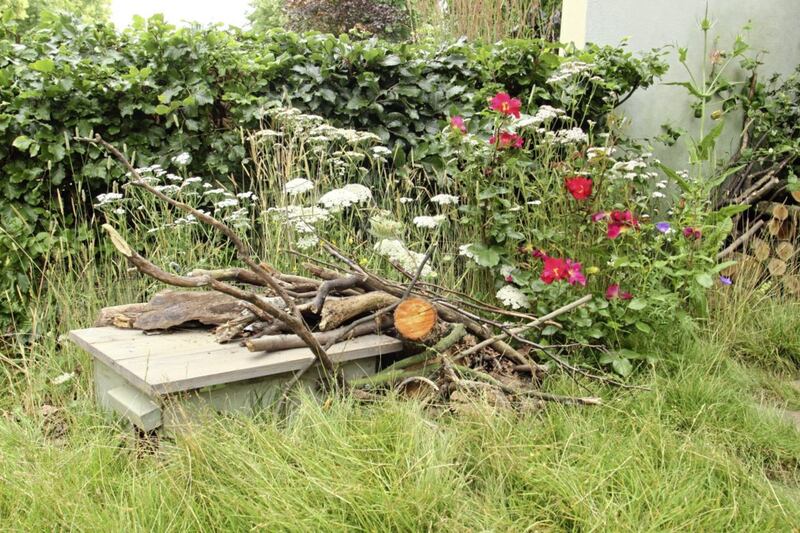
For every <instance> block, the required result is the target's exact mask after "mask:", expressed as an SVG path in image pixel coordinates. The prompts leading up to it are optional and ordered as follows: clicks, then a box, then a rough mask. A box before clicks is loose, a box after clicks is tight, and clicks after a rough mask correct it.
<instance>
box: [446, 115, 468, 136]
mask: <svg viewBox="0 0 800 533" xmlns="http://www.w3.org/2000/svg"><path fill="white" fill-rule="evenodd" d="M450 128H451V129H452V130H453V131H457V132H459V133H467V125H466V124H464V117H462V116H461V115H455V116H453V117H450Z"/></svg>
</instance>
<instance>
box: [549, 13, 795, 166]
mask: <svg viewBox="0 0 800 533" xmlns="http://www.w3.org/2000/svg"><path fill="white" fill-rule="evenodd" d="M706 5H708V14H709V18H710V19H711V20H712V22H713V23H714V26H713V28H712V30H711V32H710V35H711V37H712V39H713V38H719V41H718V43H719V44H718V46H719V48H720V49H726V48H727V49H730V48H731V45H732V44H733V40H734V38H735V37H736V35H737V34H739V33H741V30H742V27H743V26H744V25H745V24H747V23H748V21H749V22H750V23H751V25H752V29H751V30H750V31H749V32H748V33H746V34H744V38H745V41H746V42H748V43H749V44H750V45H751V46H752V47H753V48H754V49H755V50H765V51H767V52H768V53H766V54H764V56H763V61H764V65H763V67H762V69H761V72H762V74H763V75H764V76H765V77H766V75H767V74H772V73H774V72H779V73H782V74H787V73H789V72H791V71H793V70H794V69H795V68H796V67H797V65H798V64H799V63H800V31H799V30H798V26H800V0H564V12H563V18H562V34H561V37H562V40H563V41H565V42H574V43H575V44H576V45H578V46H582V45H583V44H584V43H587V42H593V43H597V44H612V45H616V44H619V43H620V41H621V40H622V39H623V38H628V47H629V49H631V50H632V51H646V50H650V49H652V48H657V47H661V46H664V45H675V46H679V47H687V48H688V49H689V59H690V62H691V64H692V65H693V66H694V67H695V68H697V69H699V66H700V61H701V59H702V57H701V56H702V55H703V35H702V32H701V30H700V21H701V20H702V19H703V17H704V14H705V10H706ZM712 49H713V42H712ZM668 59H669V62H670V71H669V72H668V73H667V75H666V77H665V78H664V80H663V82H670V81H684V80H685V79H686V78H687V77H688V76H687V74H686V72H685V70H684V69H683V67H681V66H680V64H679V63H678V61H677V51H676V50H672V51H671V53H670V55H669V56H668ZM731 73H732V74H734V75H735V76H737V77H739V79H741V76H739V74H740V73H738V72H731ZM689 102H690V99H689V97H688V96H686V93H685V89H683V88H681V87H671V86H667V85H663V84H662V85H659V86H656V87H653V88H651V89H649V90H647V91H640V92H639V93H638V94H636V95H634V96H633V97H632V98H631V99H630V100H629V101H628V102H627V103H626V104H625V105H624V106H623V107H624V110H625V112H626V114H628V115H629V116H630V117H631V119H632V121H633V122H632V125H631V128H630V130H629V133H630V134H631V135H633V136H637V137H651V136H654V135H658V134H659V133H660V132H661V130H660V126H661V124H662V123H664V122H666V121H669V122H671V123H673V124H675V125H679V126H682V127H684V128H689V127H691V128H694V127H696V125H697V121H696V120H694V119H693V118H692V113H691V110H690V109H689V106H688V104H689ZM740 124H741V123H740V122H739V121H734V120H728V121H727V122H726V127H725V129H726V132H725V135H724V137H723V139H721V140H720V147H721V148H722V147H726V148H727V149H729V150H730V149H732V148H733V147H735V146H736V138H737V132H736V131H735V130H736V129H737V127H738V126H739V125H740ZM658 151H660V152H661V153H660V154H659V155H661V156H662V159H665V162H668V163H671V164H672V165H673V166H677V167H678V168H685V166H686V164H685V162H683V161H682V160H685V150H680V149H678V148H675V149H672V150H658ZM682 162H683V164H681V163H682Z"/></svg>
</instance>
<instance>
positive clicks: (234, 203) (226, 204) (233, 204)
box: [214, 198, 239, 209]
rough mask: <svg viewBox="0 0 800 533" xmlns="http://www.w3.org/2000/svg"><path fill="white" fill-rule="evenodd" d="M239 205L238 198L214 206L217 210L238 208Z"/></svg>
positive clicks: (228, 199)
mask: <svg viewBox="0 0 800 533" xmlns="http://www.w3.org/2000/svg"><path fill="white" fill-rule="evenodd" d="M237 205H239V200H237V199H236V198H225V199H224V200H220V201H219V202H217V203H215V204H214V207H216V208H217V209H225V208H226V207H236V206H237Z"/></svg>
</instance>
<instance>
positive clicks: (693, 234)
mask: <svg viewBox="0 0 800 533" xmlns="http://www.w3.org/2000/svg"><path fill="white" fill-rule="evenodd" d="M683 236H684V237H686V238H687V239H689V240H692V241H699V240H700V239H701V238H702V237H703V232H702V231H701V230H700V229H698V228H692V227H690V226H687V227H685V228H683Z"/></svg>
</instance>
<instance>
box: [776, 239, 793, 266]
mask: <svg viewBox="0 0 800 533" xmlns="http://www.w3.org/2000/svg"><path fill="white" fill-rule="evenodd" d="M775 255H777V256H778V259H781V260H783V261H788V260H789V259H791V258H792V256H793V255H794V246H793V245H792V243H790V242H789V241H781V242H779V243H778V245H777V246H776V247H775Z"/></svg>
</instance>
